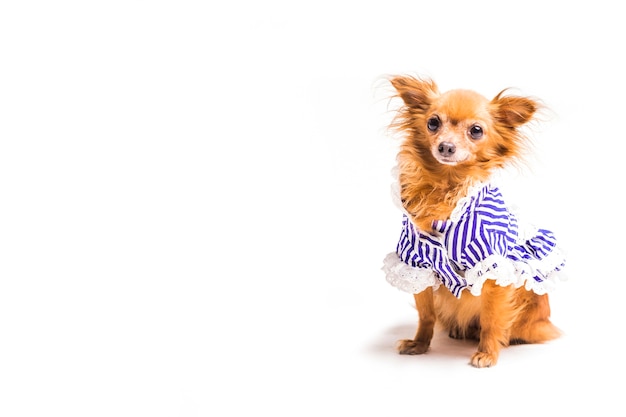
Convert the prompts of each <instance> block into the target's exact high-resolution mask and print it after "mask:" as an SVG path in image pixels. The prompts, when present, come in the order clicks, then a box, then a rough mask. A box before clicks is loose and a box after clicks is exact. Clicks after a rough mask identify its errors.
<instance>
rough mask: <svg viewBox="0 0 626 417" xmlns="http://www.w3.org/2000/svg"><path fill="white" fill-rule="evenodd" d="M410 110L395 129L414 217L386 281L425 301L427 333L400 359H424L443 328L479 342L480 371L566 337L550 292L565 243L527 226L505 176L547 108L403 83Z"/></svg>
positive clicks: (403, 344)
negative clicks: (502, 186)
mask: <svg viewBox="0 0 626 417" xmlns="http://www.w3.org/2000/svg"><path fill="white" fill-rule="evenodd" d="M391 84H392V85H393V87H394V88H395V89H396V91H397V93H398V95H397V96H398V97H400V98H401V99H402V101H403V103H404V105H403V106H402V107H401V108H400V109H399V111H398V114H397V116H396V118H395V119H394V121H393V123H392V127H393V128H395V129H396V130H397V131H398V132H400V133H401V134H402V135H403V142H402V144H401V147H400V151H399V153H398V158H397V159H398V171H399V172H398V174H399V175H398V185H399V189H398V197H399V199H400V201H401V204H402V208H403V210H404V221H403V228H402V234H401V237H400V241H399V243H398V246H397V249H396V252H393V253H391V254H389V255H388V256H387V258H385V264H384V267H383V270H384V271H385V272H386V275H387V280H388V281H389V283H391V284H392V285H394V286H396V287H398V288H400V289H401V290H404V291H407V292H410V293H412V294H413V295H414V298H415V303H416V307H417V311H418V315H419V322H418V329H417V334H416V336H415V338H414V339H412V340H401V341H400V342H399V344H398V351H399V352H400V353H401V354H410V355H415V354H422V353H425V352H426V351H427V350H428V348H429V346H430V342H431V339H432V337H433V331H434V326H435V322H436V321H437V322H438V323H439V324H441V325H442V326H443V327H444V328H445V329H446V330H447V331H448V332H449V335H450V337H453V338H458V339H463V338H467V339H477V340H478V341H479V343H478V351H477V352H476V353H475V354H474V355H473V356H472V358H471V362H470V363H471V364H472V365H473V366H475V367H479V368H483V367H489V366H493V365H495V364H496V362H497V360H498V356H499V352H500V348H501V347H502V346H508V345H509V344H513V343H540V342H544V341H547V340H550V339H554V338H556V337H558V336H559V334H560V332H559V330H558V329H557V328H556V327H555V326H554V325H553V324H552V323H551V322H550V319H549V316H550V306H549V302H548V295H547V292H548V290H550V289H551V288H552V287H553V285H554V282H555V281H556V278H557V277H558V271H560V270H561V268H562V267H563V266H564V263H565V261H564V258H563V255H562V254H561V252H560V250H559V249H558V248H557V246H556V239H555V238H554V235H553V234H552V233H551V232H550V231H549V230H546V229H539V228H535V227H532V226H529V225H523V224H521V223H518V219H517V216H516V215H515V214H514V213H513V212H511V210H510V208H509V207H508V206H507V205H506V203H505V201H504V199H503V197H502V194H501V192H500V190H499V189H498V188H497V187H496V186H494V185H493V184H492V183H490V179H491V177H492V174H493V173H494V171H496V170H497V169H498V168H502V167H504V166H505V165H506V164H507V163H509V162H512V161H514V160H515V159H517V158H518V157H519V156H520V155H521V153H522V152H521V151H522V150H523V149H524V144H525V140H526V139H525V137H524V135H522V133H521V132H520V130H519V128H520V127H521V126H523V125H525V124H526V123H528V122H529V121H531V120H532V119H533V117H534V116H535V113H536V111H537V110H538V108H539V104H538V102H537V101H535V100H533V99H531V98H527V97H518V96H510V95H506V94H505V91H506V90H505V91H502V92H501V93H500V94H498V95H497V96H496V97H495V98H494V99H492V100H488V99H486V98H485V97H483V96H481V95H479V94H478V93H475V92H473V91H469V90H452V91H448V92H446V93H443V94H441V93H440V92H439V91H438V88H437V85H436V84H435V83H434V82H433V81H431V80H427V79H419V78H414V77H408V76H400V77H394V78H392V79H391Z"/></svg>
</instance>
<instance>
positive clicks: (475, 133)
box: [469, 125, 483, 140]
mask: <svg viewBox="0 0 626 417" xmlns="http://www.w3.org/2000/svg"><path fill="white" fill-rule="evenodd" d="M469 134H470V136H471V137H472V139H475V140H478V139H480V138H482V137H483V128H482V127H480V126H478V125H473V126H472V127H470V129H469Z"/></svg>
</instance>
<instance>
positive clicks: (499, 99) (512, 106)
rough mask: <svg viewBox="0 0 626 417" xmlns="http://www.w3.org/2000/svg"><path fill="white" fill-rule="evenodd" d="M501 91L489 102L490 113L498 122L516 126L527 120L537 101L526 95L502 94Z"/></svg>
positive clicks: (531, 116)
mask: <svg viewBox="0 0 626 417" xmlns="http://www.w3.org/2000/svg"><path fill="white" fill-rule="evenodd" d="M505 92H506V90H503V91H501V92H500V93H499V94H498V95H497V96H496V97H495V98H494V99H493V100H491V103H490V109H491V114H492V115H493V117H495V119H496V120H497V121H498V123H501V124H504V125H506V126H509V127H512V128H516V127H518V126H521V125H523V124H524V123H527V122H529V121H530V120H531V119H532V118H533V115H534V114H535V112H536V111H537V109H538V108H539V105H538V103H537V102H536V101H535V100H532V99H530V98H527V97H517V96H504V95H503V94H504V93H505Z"/></svg>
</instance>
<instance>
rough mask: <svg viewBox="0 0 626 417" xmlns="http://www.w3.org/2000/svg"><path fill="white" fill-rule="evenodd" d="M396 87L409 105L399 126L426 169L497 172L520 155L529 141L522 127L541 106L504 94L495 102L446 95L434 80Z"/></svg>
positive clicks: (396, 82) (398, 82) (401, 80)
mask: <svg viewBox="0 0 626 417" xmlns="http://www.w3.org/2000/svg"><path fill="white" fill-rule="evenodd" d="M391 84H392V85H393V86H394V88H395V89H396V91H397V93H398V96H399V97H400V98H401V99H402V100H403V102H404V106H403V107H402V108H401V109H400V110H399V113H398V116H397V117H396V119H395V122H394V126H395V127H396V128H397V129H399V130H400V131H401V132H402V133H403V134H404V135H405V145H406V146H409V147H411V148H413V149H414V150H415V152H416V155H418V156H419V157H420V158H421V159H422V161H421V164H422V166H423V167H424V168H425V169H428V168H429V167H431V168H432V169H439V170H440V169H442V167H441V166H442V165H444V166H449V167H454V168H455V169H460V168H461V167H462V166H467V167H469V166H472V167H473V168H478V169H483V170H488V171H489V170H491V169H493V168H497V167H501V166H503V165H505V164H506V163H507V162H509V161H510V160H511V159H512V158H514V157H516V156H519V155H520V153H521V150H522V149H523V147H524V141H525V139H524V137H523V136H522V135H521V134H520V133H519V131H518V128H519V127H520V126H522V125H524V124H526V123H527V122H529V121H530V120H532V118H533V115H534V114H535V112H536V111H537V109H538V103H537V102H536V101H535V100H532V99H530V98H527V97H518V96H507V95H505V94H504V93H505V92H506V90H504V91H502V92H501V93H500V94H498V95H497V96H496V97H495V98H493V99H492V100H488V99H487V98H485V97H483V96H482V95H480V94H478V93H476V92H474V91H470V90H451V91H448V92H446V93H443V94H442V93H440V92H439V90H438V88H437V85H436V84H435V83H434V82H433V81H432V80H423V79H418V78H414V77H404V76H403V77H394V78H392V79H391Z"/></svg>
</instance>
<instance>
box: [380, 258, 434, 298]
mask: <svg viewBox="0 0 626 417" xmlns="http://www.w3.org/2000/svg"><path fill="white" fill-rule="evenodd" d="M382 270H383V271H384V272H385V274H386V276H387V282H389V283H390V284H391V285H393V286H394V287H396V288H398V289H399V290H401V291H404V292H408V293H411V294H419V293H420V292H422V291H424V290H425V289H426V288H428V287H433V289H434V290H436V289H437V288H439V285H441V282H440V281H439V278H438V277H437V275H436V274H435V272H434V271H433V270H432V269H427V268H413V267H412V266H409V265H407V264H405V263H404V262H402V259H400V257H399V256H398V255H397V254H396V253H395V252H391V253H390V254H388V255H387V256H386V257H385V259H384V261H383V267H382Z"/></svg>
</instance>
